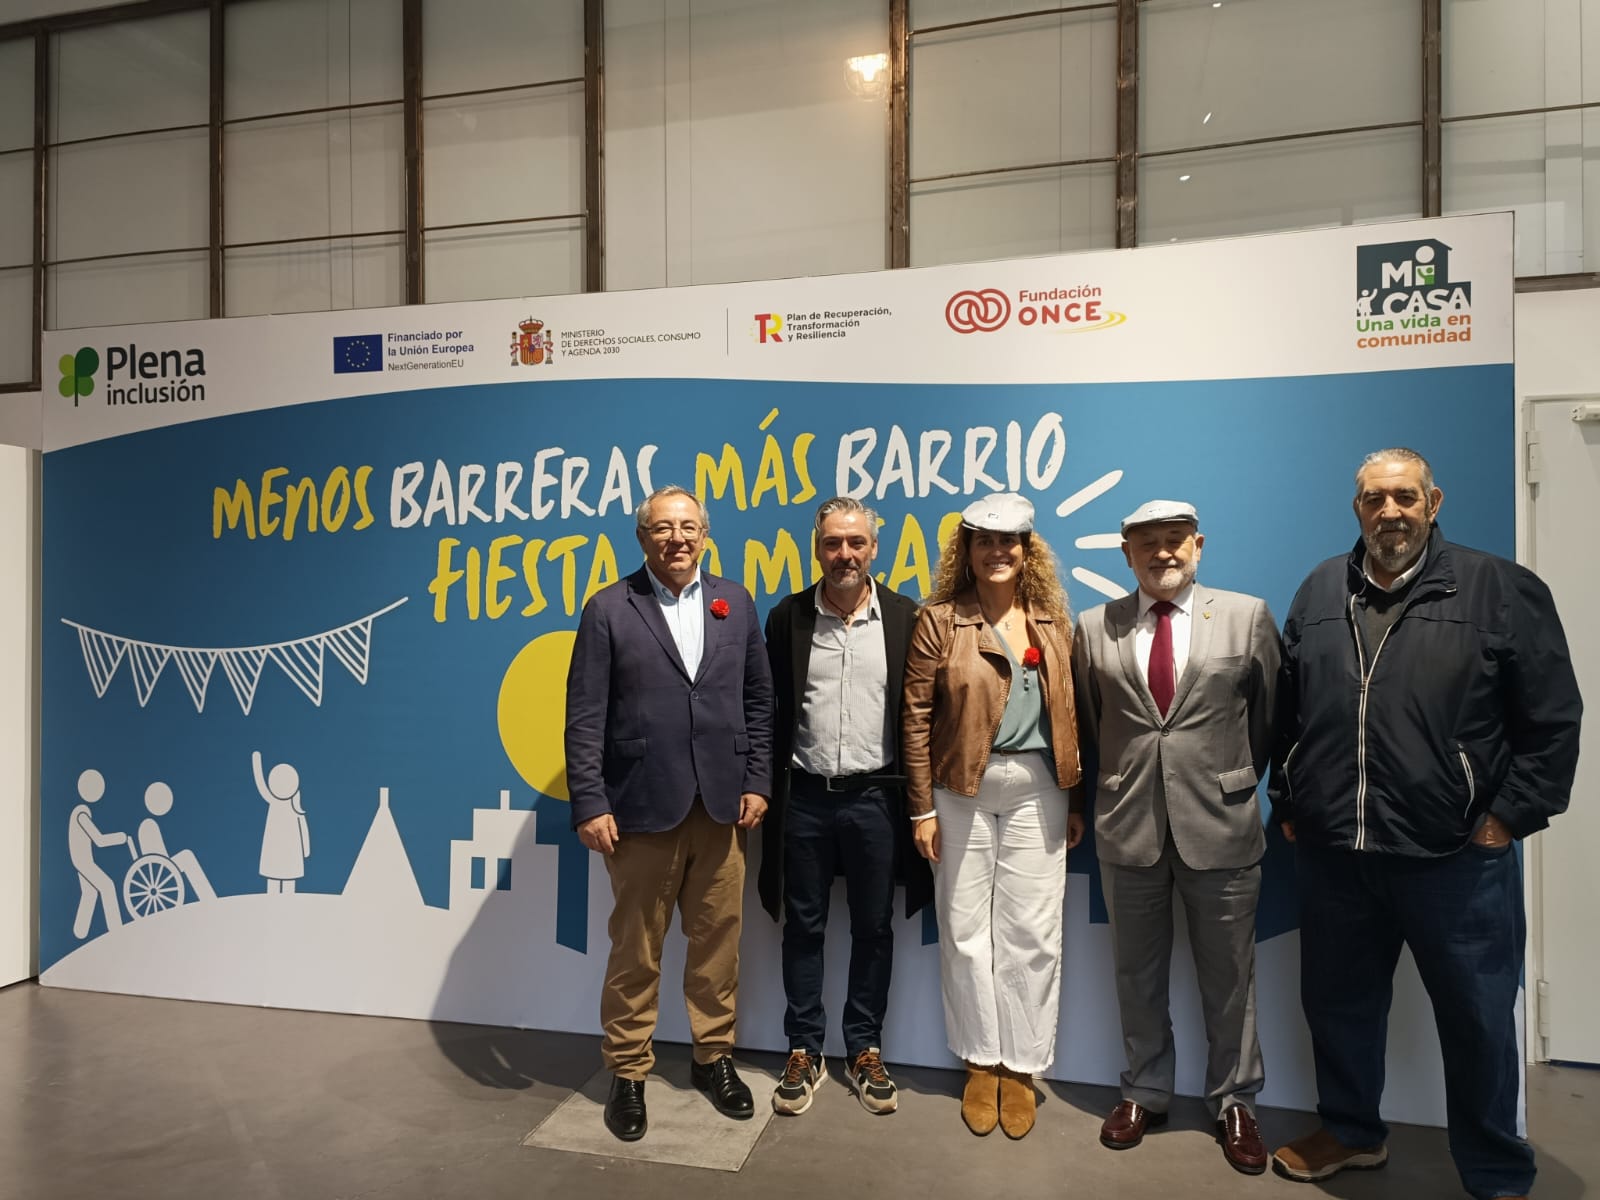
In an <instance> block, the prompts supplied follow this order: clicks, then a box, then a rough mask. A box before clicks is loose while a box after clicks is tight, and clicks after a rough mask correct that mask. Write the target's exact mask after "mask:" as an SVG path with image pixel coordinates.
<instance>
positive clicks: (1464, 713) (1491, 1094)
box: [1270, 448, 1583, 1200]
mask: <svg viewBox="0 0 1600 1200" xmlns="http://www.w3.org/2000/svg"><path fill="white" fill-rule="evenodd" d="M1443 502H1444V493H1443V492H1442V491H1440V489H1439V488H1437V487H1435V486H1434V482H1433V471H1432V468H1430V467H1429V465H1428V463H1427V460H1426V459H1424V458H1423V457H1422V456H1421V455H1420V454H1418V453H1417V452H1416V451H1414V450H1407V449H1401V448H1396V449H1389V450H1379V451H1376V452H1374V453H1373V454H1370V455H1368V456H1367V458H1366V459H1365V460H1364V461H1363V462H1362V464H1361V468H1360V470H1358V471H1357V472H1356V497H1355V512H1356V517H1357V519H1358V520H1359V521H1360V523H1361V540H1359V541H1358V542H1357V543H1356V546H1355V549H1354V550H1353V551H1351V553H1350V554H1349V555H1347V556H1341V557H1339V558H1332V559H1329V560H1328V561H1326V562H1324V563H1322V564H1321V565H1320V566H1318V567H1317V568H1316V569H1315V570H1313V571H1312V572H1311V574H1310V576H1309V577H1308V578H1307V579H1306V581H1305V583H1304V584H1302V585H1301V587H1300V591H1299V593H1298V594H1297V595H1296V596H1295V599H1294V603H1293V605H1292V606H1291V607H1290V609H1289V616H1288V620H1287V623H1286V624H1285V627H1284V671H1285V678H1284V681H1283V684H1282V686H1281V687H1280V688H1279V695H1280V697H1282V701H1283V712H1282V714H1281V717H1280V726H1279V727H1280V729H1281V731H1282V734H1281V737H1282V742H1281V747H1280V750H1279V754H1278V763H1277V769H1275V770H1274V771H1273V773H1272V786H1271V789H1270V794H1271V799H1272V803H1273V817H1274V819H1275V820H1277V821H1278V822H1279V823H1280V824H1281V825H1282V828H1283V832H1284V836H1285V837H1287V838H1288V839H1289V840H1290V841H1292V842H1294V843H1295V847H1296V856H1295V857H1296V871H1297V876H1298V881H1299V888H1300V954H1301V1003H1302V1005H1303V1007H1304V1009H1305V1014H1306V1022H1307V1024H1308V1025H1309V1026H1310V1028H1311V1041H1312V1049H1313V1052H1314V1055H1315V1061H1316V1076H1317V1098H1318V1103H1317V1112H1318V1114H1319V1115H1320V1116H1321V1118H1322V1128H1320V1129H1318V1130H1317V1131H1316V1132H1315V1133H1313V1134H1311V1135H1309V1136H1307V1137H1304V1138H1301V1139H1300V1140H1299V1141H1296V1142H1291V1143H1290V1144H1289V1145H1287V1146H1284V1147H1282V1148H1281V1149H1279V1150H1278V1151H1277V1152H1276V1154H1274V1156H1273V1163H1274V1166H1275V1168H1276V1169H1277V1171H1278V1173H1279V1174H1281V1175H1284V1176H1286V1177H1288V1178H1290V1179H1294V1180H1298V1181H1302V1182H1310V1181H1314V1180H1320V1179H1326V1178H1328V1177H1330V1176H1332V1175H1334V1174H1337V1173H1338V1172H1339V1171H1341V1170H1345V1169H1347V1168H1356V1169H1362V1168H1365V1169H1371V1168H1375V1167H1381V1166H1383V1165H1384V1163H1385V1162H1386V1161H1387V1160H1388V1150H1387V1149H1386V1147H1385V1146H1384V1140H1385V1138H1386V1137H1387V1135H1388V1127H1387V1126H1386V1125H1385V1124H1384V1123H1383V1121H1382V1119H1381V1118H1380V1116H1379V1112H1378V1105H1379V1100H1380V1098H1381V1096H1382V1094H1383V1080H1384V1050H1385V1044H1386V1039H1387V1022H1388V1013H1389V1002H1390V998H1391V995H1392V989H1393V978H1394V970H1395V965H1396V963H1397V962H1398V959H1399V955H1400V948H1401V946H1402V945H1408V946H1410V947H1411V952H1412V955H1413V957H1414V958H1415V959H1416V963H1417V969H1418V972H1419V974H1420V975H1421V977H1422V982H1423V984H1424V986H1425V987H1426V988H1427V990H1428V995H1429V998H1430V999H1431V1000H1432V1002H1433V1009H1434V1016H1435V1020H1436V1023H1437V1026H1438V1031H1439V1045H1440V1049H1441V1050H1442V1051H1443V1056H1444V1072H1445V1102H1446V1112H1447V1120H1448V1124H1449V1134H1450V1152H1451V1155H1452V1156H1453V1158H1454V1159H1455V1163H1456V1169H1457V1171H1458V1172H1459V1173H1460V1176H1461V1182H1462V1184H1463V1186H1464V1187H1465V1188H1466V1190H1467V1192H1468V1193H1469V1194H1471V1195H1472V1196H1474V1197H1477V1198H1478V1200H1492V1198H1495V1197H1516V1196H1526V1195H1527V1193H1528V1191H1529V1189H1530V1188H1531V1187H1532V1185H1533V1177H1534V1164H1533V1151H1532V1149H1531V1148H1530V1147H1529V1145H1528V1143H1527V1142H1526V1141H1525V1140H1524V1139H1522V1138H1521V1137H1519V1136H1518V1134H1517V1096H1518V1081H1519V1079H1520V1073H1521V1069H1522V1067H1521V1051H1520V1046H1519V1043H1518V1039H1517V1029H1516V1001H1517V991H1518V985H1519V976H1520V974H1521V969H1522V958H1523V941H1524V937H1525V934H1526V920H1525V917H1524V914H1523V904H1522V875H1521V868H1520V865H1519V862H1518V858H1517V854H1516V850H1515V847H1514V846H1513V843H1514V842H1516V841H1520V840H1521V839H1522V838H1525V837H1527V836H1528V835H1529V834H1531V833H1535V832H1537V831H1538V830H1540V829H1543V828H1544V827H1545V826H1546V825H1548V824H1549V823H1550V818H1551V817H1553V816H1555V815H1556V814H1558V813H1560V812H1563V811H1564V810H1565V809H1566V807H1567V800H1568V796H1569V794H1570V793H1571V790H1572V781H1573V776H1574V774H1575V772H1576V769H1577V762H1578V728H1579V720H1580V717H1581V715H1582V711H1583V704H1582V701H1581V699H1580V698H1579V696H1578V684H1577V679H1576V677H1575V676H1574V674H1573V670H1572V662H1571V658H1570V657H1569V655H1568V652H1567V642H1566V637H1565V635H1564V634H1563V632H1562V629H1561V621H1560V618H1559V617H1558V616H1557V614H1556V608H1555V602H1554V600H1553V599H1552V598H1551V595H1550V590H1549V589H1548V588H1547V587H1546V586H1545V585H1544V583H1543V582H1541V581H1540V579H1539V578H1538V576H1536V575H1534V574H1533V572H1531V571H1529V570H1527V569H1525V568H1523V567H1520V566H1518V565H1517V564H1515V563H1512V562H1508V561H1506V560H1505V559H1503V558H1497V557H1495V556H1494V555H1491V554H1485V553H1483V552H1481V551H1478V550H1473V549H1469V548H1468V547H1465V546H1458V545H1454V544H1452V543H1450V542H1447V541H1445V539H1444V535H1443V533H1442V532H1441V531H1440V530H1439V528H1438V525H1437V520H1438V516H1439V508H1440V505H1441V504H1442V503H1443Z"/></svg>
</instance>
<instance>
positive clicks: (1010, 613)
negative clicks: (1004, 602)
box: [983, 605, 1017, 633]
mask: <svg viewBox="0 0 1600 1200" xmlns="http://www.w3.org/2000/svg"><path fill="white" fill-rule="evenodd" d="M1016 615H1017V609H1016V606H1015V605H1013V606H1012V607H1011V608H1008V609H1007V610H1006V615H1005V616H1003V617H1001V618H999V619H998V620H995V621H989V618H988V616H987V615H985V616H984V618H983V619H984V620H985V621H989V624H990V626H991V627H993V628H995V629H998V630H1001V631H1002V632H1005V633H1010V632H1011V622H1012V620H1013V619H1014V618H1015V617H1016Z"/></svg>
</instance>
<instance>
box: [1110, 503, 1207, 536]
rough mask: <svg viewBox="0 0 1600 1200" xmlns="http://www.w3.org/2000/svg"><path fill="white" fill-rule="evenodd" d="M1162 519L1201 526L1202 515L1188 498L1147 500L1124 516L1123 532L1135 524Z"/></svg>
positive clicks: (1146, 523) (1153, 522)
mask: <svg viewBox="0 0 1600 1200" xmlns="http://www.w3.org/2000/svg"><path fill="white" fill-rule="evenodd" d="M1160 521H1188V522H1189V523H1190V524H1191V525H1193V526H1194V527H1195V528H1196V529H1198V528H1200V516H1199V514H1198V513H1196V512H1195V511H1194V505H1192V504H1190V503H1189V502H1188V501H1186V500H1146V501H1145V502H1144V503H1143V504H1141V505H1139V507H1138V508H1136V509H1134V510H1133V511H1132V512H1131V513H1129V514H1128V515H1127V516H1125V517H1123V518H1122V532H1123V533H1124V534H1126V533H1127V532H1128V530H1130V529H1132V528H1133V527H1134V526H1135V525H1154V524H1156V523H1158V522H1160Z"/></svg>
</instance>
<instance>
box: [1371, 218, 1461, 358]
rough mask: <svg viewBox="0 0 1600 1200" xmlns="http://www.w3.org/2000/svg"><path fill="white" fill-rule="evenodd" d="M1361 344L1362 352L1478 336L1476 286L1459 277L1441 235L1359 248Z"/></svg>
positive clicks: (1448, 248) (1459, 340)
mask: <svg viewBox="0 0 1600 1200" xmlns="http://www.w3.org/2000/svg"><path fill="white" fill-rule="evenodd" d="M1356 333H1357V334H1358V335H1359V336H1357V338H1356V345H1357V347H1359V348H1360V349H1362V350H1376V349H1384V348H1387V347H1390V346H1429V345H1439V344H1441V343H1444V342H1470V341H1471V340H1472V284H1471V283H1470V282H1468V281H1467V280H1465V279H1458V278H1454V277H1453V276H1452V274H1451V271H1450V247H1449V246H1447V245H1445V244H1444V243H1443V242H1441V241H1439V240H1438V239H1437V238H1424V239H1422V240H1420V241H1413V242H1385V243H1383V244H1381V245H1376V246H1357V247H1356Z"/></svg>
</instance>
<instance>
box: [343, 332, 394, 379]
mask: <svg viewBox="0 0 1600 1200" xmlns="http://www.w3.org/2000/svg"><path fill="white" fill-rule="evenodd" d="M381 370H383V335H382V334H381V333H362V334H357V335H356V336H354V337H336V338H334V339H333V373H334V374H335V375H354V374H358V373H360V372H362V371H381Z"/></svg>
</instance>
